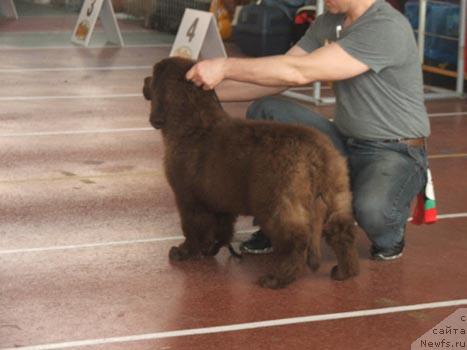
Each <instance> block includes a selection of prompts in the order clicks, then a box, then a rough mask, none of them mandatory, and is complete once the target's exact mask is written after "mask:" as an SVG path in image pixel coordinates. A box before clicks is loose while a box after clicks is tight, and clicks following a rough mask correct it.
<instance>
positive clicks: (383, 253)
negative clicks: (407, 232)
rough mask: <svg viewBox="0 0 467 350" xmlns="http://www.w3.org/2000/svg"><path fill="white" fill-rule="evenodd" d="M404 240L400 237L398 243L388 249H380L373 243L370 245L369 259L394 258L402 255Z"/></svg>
mask: <svg viewBox="0 0 467 350" xmlns="http://www.w3.org/2000/svg"><path fill="white" fill-rule="evenodd" d="M404 245H405V241H404V239H402V241H400V242H399V243H398V244H396V245H395V246H394V247H393V248H390V249H380V248H378V247H377V246H375V245H372V246H371V250H370V253H371V259H373V260H395V259H398V258H400V257H401V256H402V250H404Z"/></svg>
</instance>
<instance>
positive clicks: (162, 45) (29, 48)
mask: <svg viewBox="0 0 467 350" xmlns="http://www.w3.org/2000/svg"><path fill="white" fill-rule="evenodd" d="M138 47H143V48H152V47H154V48H170V47H172V44H165V43H164V44H141V45H125V46H122V47H121V46H117V45H108V46H95V45H94V46H88V47H82V46H73V45H70V46H32V47H17V46H0V48H1V49H2V50H12V51H13V50H41V51H43V50H64V49H72V50H80V49H82V50H89V49H99V50H102V49H114V50H115V49H119V50H121V49H128V48H133V49H134V48H138Z"/></svg>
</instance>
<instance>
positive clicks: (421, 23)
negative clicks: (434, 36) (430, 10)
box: [418, 0, 427, 64]
mask: <svg viewBox="0 0 467 350" xmlns="http://www.w3.org/2000/svg"><path fill="white" fill-rule="evenodd" d="M426 4H427V0H419V12H418V56H419V58H420V63H421V64H423V59H424V54H423V53H424V49H425V21H426Z"/></svg>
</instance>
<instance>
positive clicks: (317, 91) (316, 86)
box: [313, 0, 324, 101]
mask: <svg viewBox="0 0 467 350" xmlns="http://www.w3.org/2000/svg"><path fill="white" fill-rule="evenodd" d="M323 12H324V0H317V1H316V17H318V16H319V15H320V14H322V13H323ZM313 98H314V99H315V101H319V100H320V98H321V82H319V81H317V82H315V83H313Z"/></svg>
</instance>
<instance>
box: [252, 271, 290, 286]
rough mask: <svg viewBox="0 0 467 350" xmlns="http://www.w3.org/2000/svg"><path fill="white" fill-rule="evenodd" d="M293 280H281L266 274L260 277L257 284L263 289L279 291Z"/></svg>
mask: <svg viewBox="0 0 467 350" xmlns="http://www.w3.org/2000/svg"><path fill="white" fill-rule="evenodd" d="M293 280H294V278H288V279H283V278H278V277H276V276H274V275H272V274H268V275H264V276H263V277H261V278H260V279H259V281H258V283H259V285H260V286H261V287H263V288H270V289H280V288H284V287H286V286H287V285H288V284H289V283H290V282H292V281H293Z"/></svg>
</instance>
